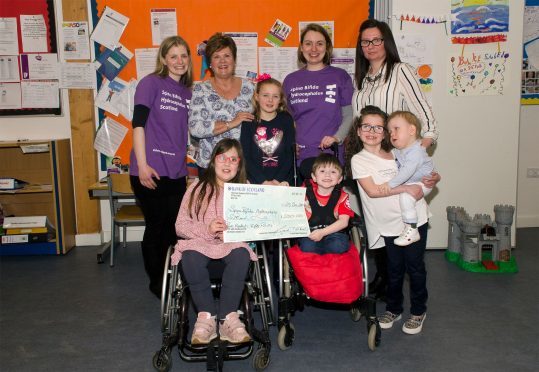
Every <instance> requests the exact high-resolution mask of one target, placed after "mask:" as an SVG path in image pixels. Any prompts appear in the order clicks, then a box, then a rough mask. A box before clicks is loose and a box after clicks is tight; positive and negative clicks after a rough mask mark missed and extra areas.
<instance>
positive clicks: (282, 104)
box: [251, 78, 287, 123]
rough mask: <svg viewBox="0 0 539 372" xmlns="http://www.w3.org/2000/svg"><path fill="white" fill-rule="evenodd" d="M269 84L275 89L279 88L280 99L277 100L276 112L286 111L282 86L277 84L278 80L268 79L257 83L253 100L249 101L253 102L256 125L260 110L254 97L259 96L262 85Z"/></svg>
mask: <svg viewBox="0 0 539 372" xmlns="http://www.w3.org/2000/svg"><path fill="white" fill-rule="evenodd" d="M269 84H273V85H275V86H276V87H277V88H279V94H280V95H281V97H280V98H279V106H278V107H277V112H281V111H287V108H286V99H285V96H284V91H283V85H282V84H281V83H280V82H279V80H276V79H274V78H268V79H266V80H262V81H259V82H258V83H256V88H255V94H253V98H252V99H251V100H252V102H253V108H254V115H255V122H257V123H260V110H261V109H260V103H258V101H257V100H256V98H255V96H258V95H259V94H260V89H262V87H263V86H264V85H269Z"/></svg>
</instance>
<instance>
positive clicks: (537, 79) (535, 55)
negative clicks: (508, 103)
mask: <svg viewBox="0 0 539 372" xmlns="http://www.w3.org/2000/svg"><path fill="white" fill-rule="evenodd" d="M523 43H524V45H523V49H524V50H523V53H522V55H523V60H522V85H521V86H522V96H521V103H522V104H523V105H539V0H526V3H525V7H524V37H523Z"/></svg>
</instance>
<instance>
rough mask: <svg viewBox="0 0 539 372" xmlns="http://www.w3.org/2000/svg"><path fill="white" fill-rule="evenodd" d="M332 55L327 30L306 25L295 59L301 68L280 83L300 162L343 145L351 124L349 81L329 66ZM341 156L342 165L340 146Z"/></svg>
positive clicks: (341, 71) (350, 87)
mask: <svg viewBox="0 0 539 372" xmlns="http://www.w3.org/2000/svg"><path fill="white" fill-rule="evenodd" d="M332 52H333V45H332V43H331V38H330V37H329V35H328V33H327V31H326V29H325V28H323V27H322V26H320V25H318V24H315V23H310V24H308V25H307V27H305V29H304V30H303V31H302V32H301V37H300V45H299V47H298V60H299V62H300V63H301V64H303V65H304V67H303V68H301V69H299V70H298V71H295V72H293V73H291V74H289V75H288V76H287V77H286V78H285V79H284V82H283V88H284V91H285V95H286V98H287V102H288V108H289V110H290V113H291V114H292V116H293V118H294V120H295V122H296V142H297V146H298V151H299V161H300V162H301V161H303V160H305V159H307V158H314V157H316V156H317V155H318V154H319V152H320V151H321V150H325V149H327V148H329V147H330V146H331V145H333V144H334V143H339V144H340V143H342V140H343V139H344V138H345V137H346V135H347V134H348V131H349V129H350V127H351V125H352V106H351V102H352V94H353V93H354V87H353V85H352V79H351V78H350V75H348V73H347V72H346V71H344V70H343V69H340V68H337V67H333V66H330V65H329V63H330V61H331V54H332ZM340 155H341V156H340V158H341V162H342V160H343V159H344V158H343V156H342V155H343V151H342V146H340ZM308 174H309V175H310V170H308Z"/></svg>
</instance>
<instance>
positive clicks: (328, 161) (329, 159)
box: [311, 152, 343, 175]
mask: <svg viewBox="0 0 539 372" xmlns="http://www.w3.org/2000/svg"><path fill="white" fill-rule="evenodd" d="M323 165H330V166H334V167H335V168H337V169H338V170H339V172H341V175H342V172H343V169H342V165H341V163H340V162H339V159H337V157H335V156H334V155H331V154H326V153H325V152H323V153H321V154H320V155H318V156H317V157H316V159H314V163H313V169H312V170H311V172H312V173H314V172H315V171H316V170H317V169H318V168H320V167H321V166H323Z"/></svg>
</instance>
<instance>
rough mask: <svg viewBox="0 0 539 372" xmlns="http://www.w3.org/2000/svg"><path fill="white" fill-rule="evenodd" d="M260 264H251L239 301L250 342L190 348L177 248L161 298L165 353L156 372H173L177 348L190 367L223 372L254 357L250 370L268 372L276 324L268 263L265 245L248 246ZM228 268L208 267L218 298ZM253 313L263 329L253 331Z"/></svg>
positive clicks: (167, 266)
mask: <svg viewBox="0 0 539 372" xmlns="http://www.w3.org/2000/svg"><path fill="white" fill-rule="evenodd" d="M249 245H250V246H251V248H252V249H254V250H255V252H256V254H257V256H258V260H257V261H254V262H252V263H251V266H250V269H249V273H248V277H247V279H246V282H245V287H244V290H243V294H242V298H241V301H240V311H239V312H240V318H241V319H242V321H243V322H244V323H245V324H246V330H247V332H248V333H249V334H250V335H251V338H252V340H251V341H249V342H246V343H243V344H231V343H228V342H226V341H220V340H219V338H217V339H215V340H213V341H211V342H210V344H208V345H192V344H191V340H190V339H189V338H188V336H189V328H190V327H189V304H190V302H191V296H190V293H189V286H188V284H187V283H186V282H185V280H184V279H182V274H181V261H180V264H178V265H172V264H171V256H172V254H173V253H174V247H173V246H171V247H170V248H169V250H168V252H167V258H166V262H165V270H164V274H163V287H162V293H161V333H162V345H161V348H160V349H159V350H158V351H156V352H155V353H154V355H153V359H152V364H153V367H154V368H155V369H156V370H157V371H169V370H170V368H171V367H172V358H171V353H172V349H173V348H174V347H175V346H176V345H177V346H178V352H179V355H180V358H181V359H182V360H184V361H186V362H206V367H207V370H208V371H217V370H219V371H222V369H223V362H224V361H226V360H243V359H247V358H249V357H250V356H251V355H253V354H254V355H253V359H252V363H251V365H252V367H253V368H254V369H255V370H256V371H262V370H264V369H265V368H266V367H267V366H268V365H269V363H270V350H271V341H270V338H269V326H271V325H274V324H275V319H274V310H273V292H272V288H271V281H270V277H269V271H268V259H267V254H266V249H265V247H264V245H263V244H254V243H249ZM223 267H224V265H223V264H222V262H221V261H219V260H214V261H211V262H210V265H209V267H208V268H209V270H210V276H211V283H212V290H213V292H214V296H215V297H218V294H219V291H220V280H219V279H220V277H221V275H222V272H223ZM255 312H258V313H260V317H261V323H262V329H261V330H259V329H257V328H256V327H255V322H254V316H253V314H254V313H255Z"/></svg>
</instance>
